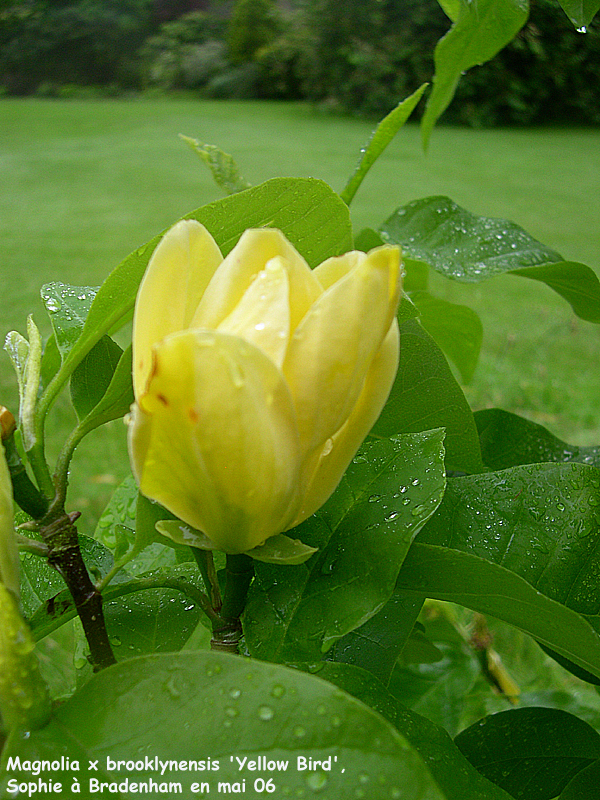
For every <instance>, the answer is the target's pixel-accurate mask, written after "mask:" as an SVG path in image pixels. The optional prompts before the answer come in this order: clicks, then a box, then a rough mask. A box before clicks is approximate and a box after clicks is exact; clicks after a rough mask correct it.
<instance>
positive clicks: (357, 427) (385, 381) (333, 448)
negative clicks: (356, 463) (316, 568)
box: [290, 320, 400, 527]
mask: <svg viewBox="0 0 600 800" xmlns="http://www.w3.org/2000/svg"><path fill="white" fill-rule="evenodd" d="M399 350H400V333H399V330H398V323H397V321H396V320H394V321H393V323H392V326H391V327H390V330H389V332H388V334H387V336H386V337H385V339H384V340H383V344H382V345H381V347H380V349H379V352H378V353H377V355H376V356H375V358H374V359H373V363H372V364H371V368H370V370H369V372H368V374H367V377H366V379H365V383H364V386H363V389H362V392H361V393H360V396H359V398H358V401H357V403H356V406H355V407H354V409H353V411H352V413H351V414H350V416H349V418H348V420H347V422H346V423H345V424H344V425H343V426H342V428H340V430H339V431H338V432H337V433H336V434H335V435H334V436H333V437H332V439H331V440H329V442H328V443H327V444H326V446H325V447H324V448H323V449H322V450H321V452H320V453H319V454H318V455H317V456H316V457H313V458H312V459H311V460H310V462H309V463H308V464H307V465H306V468H305V470H306V471H305V475H304V476H303V477H304V480H305V481H307V485H306V488H305V494H304V498H303V500H302V507H301V509H300V511H299V512H298V515H297V517H296V518H295V519H294V521H293V523H292V525H291V526H290V527H294V526H295V525H299V524H300V523H301V522H303V521H304V520H305V519H307V518H308V517H310V516H311V514H314V513H315V511H317V510H318V509H319V508H321V506H322V505H323V503H325V501H326V500H327V499H328V498H329V497H330V495H331V494H332V493H333V492H334V490H335V488H336V487H337V485H338V483H339V482H340V480H341V478H342V475H343V474H344V472H345V471H346V469H347V468H348V464H349V463H350V462H351V461H352V459H353V458H354V456H355V454H356V451H357V450H358V448H359V447H360V445H361V444H362V442H363V440H364V438H365V437H366V436H367V434H368V433H369V431H370V430H371V428H372V427H373V425H374V424H375V422H376V421H377V418H378V417H379V415H380V414H381V410H382V409H383V407H384V405H385V403H386V401H387V399H388V396H389V393H390V391H391V388H392V386H393V383H394V379H395V377H396V371H397V369H398V355H399ZM306 472H309V475H306ZM311 472H312V474H310V473H311Z"/></svg>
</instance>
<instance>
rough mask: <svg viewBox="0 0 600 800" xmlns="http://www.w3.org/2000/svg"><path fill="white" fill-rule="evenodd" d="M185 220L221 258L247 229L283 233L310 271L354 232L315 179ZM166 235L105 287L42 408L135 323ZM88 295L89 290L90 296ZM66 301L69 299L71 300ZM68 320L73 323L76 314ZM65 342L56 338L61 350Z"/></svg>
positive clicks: (280, 184) (264, 188)
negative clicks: (207, 235) (138, 301)
mask: <svg viewBox="0 0 600 800" xmlns="http://www.w3.org/2000/svg"><path fill="white" fill-rule="evenodd" d="M185 218H186V219H196V220H198V221H199V222H201V223H202V224H204V225H205V226H206V227H207V229H208V230H209V231H210V232H211V234H212V235H213V236H214V238H215V240H216V242H217V244H218V245H219V247H220V248H221V251H222V252H223V255H226V254H227V253H229V251H230V250H231V249H232V248H233V247H234V245H235V244H236V242H237V240H238V239H239V237H240V236H241V234H242V233H243V232H244V231H245V230H246V228H258V227H261V226H270V227H274V228H279V229H280V230H282V231H283V233H284V234H285V235H286V236H287V237H288V239H289V240H290V241H291V242H292V244H293V245H294V246H295V247H296V248H297V249H298V250H299V251H300V252H301V253H302V255H303V256H304V258H306V260H307V261H308V263H309V264H310V265H311V266H312V267H315V266H317V264H319V263H321V261H324V260H325V259H327V258H329V257H330V256H332V255H339V254H341V253H345V252H347V251H348V250H351V249H352V227H351V223H350V216H349V213H348V208H347V206H346V205H345V203H343V201H342V200H341V199H340V198H339V196H338V195H337V194H335V192H334V191H333V190H332V189H331V188H330V187H329V186H327V184H325V183H323V181H319V180H315V179H313V178H274V179H273V180H270V181H267V182H266V183H262V184H260V186H256V187H254V188H252V189H247V190H246V191H244V192H239V193H238V194H235V195H231V196H230V197H225V198H223V199H222V200H218V201H217V202H215V203H210V204H209V205H206V206H201V207H200V208H198V209H196V210H195V211H192V212H191V213H190V214H187V215H186V217H185ZM163 234H164V231H163V233H160V234H158V235H157V236H155V237H154V238H153V239H151V240H150V241H149V242H148V243H147V244H145V245H143V246H142V247H139V248H138V249H137V250H135V251H134V252H133V253H131V254H130V255H129V256H127V258H126V259H125V260H124V261H122V262H121V264H119V266H118V267H116V268H115V269H114V270H113V271H112V272H111V274H110V275H109V276H108V278H107V279H106V280H105V281H104V283H103V284H102V286H101V287H100V289H99V290H98V294H97V296H96V297H95V299H94V302H93V303H92V305H91V307H90V309H89V313H88V314H87V316H86V317H85V324H84V326H83V329H81V332H80V334H79V333H78V334H77V336H78V338H77V339H76V344H75V345H74V347H72V349H71V350H70V351H69V353H68V355H67V356H66V358H65V360H64V363H63V365H62V368H61V369H60V371H59V372H58V374H57V375H56V376H55V378H54V380H53V381H52V385H51V386H50V387H48V389H47V391H46V392H45V394H44V403H43V404H42V407H44V406H46V407H47V406H48V405H49V404H50V403H51V402H52V400H53V398H54V396H55V394H56V393H57V392H58V390H59V389H60V387H61V386H62V384H63V383H64V382H65V381H66V380H67V378H68V377H69V376H70V375H71V373H72V371H73V370H74V369H75V367H76V366H77V364H78V363H79V362H80V361H81V360H82V359H83V358H84V356H85V355H86V354H87V353H88V352H89V351H90V350H91V349H92V347H93V346H94V345H95V344H96V342H98V341H99V340H100V339H101V338H102V336H103V335H104V334H105V333H108V332H110V331H114V330H117V329H118V328H119V327H121V326H122V325H124V324H125V322H127V321H128V319H129V318H130V317H131V313H132V311H133V306H134V303H135V298H136V294H137V290H138V286H139V283H140V281H141V279H142V277H143V275H144V272H145V271H146V266H147V264H148V261H149V260H150V256H151V255H152V252H153V251H154V248H155V247H156V245H157V244H158V242H159V241H160V239H161V238H162V236H163ZM60 285H62V284H60ZM55 286H56V285H55ZM89 292H90V290H89V289H86V293H89ZM56 293H57V292H56V290H53V291H52V292H50V294H49V295H48V301H49V302H50V305H51V308H54V307H56V309H57V310H56V311H51V319H52V320H53V324H54V323H55V324H56V326H57V327H58V328H59V329H60V330H61V337H63V332H62V331H63V321H62V317H61V321H60V324H59V323H58V318H57V317H56V315H57V314H59V313H60V309H58V307H57V306H58V301H59V300H60V303H61V309H62V296H61V297H55V295H56ZM58 294H60V292H59V293H58ZM68 297H69V298H71V295H68ZM76 297H78V295H76ZM71 299H72V298H71ZM80 302H83V301H80ZM69 314H70V316H71V322H73V323H74V318H73V312H69ZM79 316H80V315H79V314H78V318H79ZM64 325H66V322H65V323H64ZM76 328H77V330H79V327H78V326H75V325H73V328H69V329H68V334H69V335H68V337H67V338H68V342H69V343H71V344H72V341H71V340H72V339H73V337H75V329H76ZM65 332H66V331H65ZM61 337H59V336H58V334H57V339H58V340H59V348H60V347H61V340H62V339H61ZM63 338H64V337H63ZM62 347H63V348H65V352H66V350H67V349H68V347H67V345H66V344H65V343H64V342H63V345H62Z"/></svg>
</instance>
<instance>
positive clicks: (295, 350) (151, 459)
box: [129, 220, 401, 553]
mask: <svg viewBox="0 0 600 800" xmlns="http://www.w3.org/2000/svg"><path fill="white" fill-rule="evenodd" d="M400 283H401V272H400V251H399V249H398V248H397V247H388V246H384V247H379V248H377V249H375V250H372V251H371V252H370V253H368V254H365V253H361V252H356V251H354V252H351V253H347V254H346V255H343V256H339V257H335V258H330V259H328V260H327V261H325V262H323V263H322V264H321V265H320V266H318V267H317V268H316V269H314V270H311V269H310V268H309V266H308V265H307V263H306V262H305V261H304V259H303V258H302V256H300V254H299V253H298V252H297V251H296V250H295V249H294V247H293V246H292V245H291V244H290V243H289V242H288V240H287V239H286V238H285V236H284V235H283V234H282V233H281V232H280V231H278V230H275V229H271V228H261V229H259V230H247V231H246V232H245V233H244V234H243V235H242V237H241V238H240V240H239V242H238V244H237V245H236V246H235V247H234V248H233V250H232V251H231V252H230V253H229V255H228V256H227V257H226V258H225V259H223V257H222V255H221V252H220V251H219V248H218V247H217V245H216V243H215V241H214V240H213V238H212V236H211V235H210V234H209V233H208V231H207V230H206V229H205V228H204V227H203V226H202V225H200V224H199V223H198V222H195V221H193V220H185V221H182V222H179V223H177V225H175V226H174V227H173V228H171V230H170V231H168V233H167V234H166V235H165V236H164V238H163V239H162V240H161V242H160V244H159V245H158V247H157V248H156V250H155V252H154V254H153V256H152V258H151V260H150V263H149V265H148V269H147V271H146V274H145V276H144V279H143V281H142V283H141V286H140V289H139V293H138V296H137V301H136V307H135V315H134V323H133V382H134V391H135V398H136V402H135V404H134V406H133V407H132V414H131V417H130V423H129V450H130V457H131V463H132V465H133V471H134V474H135V476H136V479H137V482H138V485H139V487H140V491H141V492H142V493H143V494H144V495H146V496H147V497H149V498H150V499H152V500H156V501H158V502H159V503H161V504H162V505H164V506H165V507H166V508H168V509H169V510H170V511H171V512H172V513H173V514H175V515H176V516H177V517H179V519H181V520H183V521H184V522H186V523H188V524H189V525H191V526H192V527H194V528H196V529H198V530H201V531H203V532H204V533H205V534H206V535H207V536H208V537H209V538H210V539H211V540H212V541H213V542H214V544H215V545H216V546H217V548H218V549H221V550H224V551H225V552H228V553H242V552H245V551H247V550H249V549H251V548H253V547H256V546H257V545H259V544H261V543H262V542H264V541H265V540H266V539H267V538H269V537H270V536H273V535H275V534H278V533H281V532H283V531H285V530H288V529H289V528H292V527H294V526H295V525H298V524H299V523H300V522H302V521H303V520H305V519H306V518H307V517H309V516H310V515H311V514H313V513H314V512H315V511H317V509H319V508H320V507H321V505H322V504H323V503H324V502H325V501H326V500H327V498H328V497H329V496H330V495H331V493H332V492H333V490H334V489H335V488H336V486H337V485H338V483H339V481H340V479H341V477H342V475H343V473H344V471H345V470H346V468H347V466H348V464H349V463H350V461H351V460H352V458H353V457H354V455H355V453H356V451H357V449H358V448H359V446H360V444H361V443H362V441H363V439H364V438H365V436H366V435H367V433H368V432H369V430H370V428H371V427H372V425H373V423H374V422H375V420H376V419H377V417H378V416H379V414H380V412H381V409H382V408H383V405H384V403H385V401H386V400H387V397H388V394H389V392H390V389H391V386H392V383H393V381H394V377H395V374H396V369H397V366H398V342H399V334H398V326H397V322H396V319H395V313H396V307H397V305H398V299H399V295H400Z"/></svg>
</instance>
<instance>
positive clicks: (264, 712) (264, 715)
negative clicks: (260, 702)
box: [258, 706, 275, 722]
mask: <svg viewBox="0 0 600 800" xmlns="http://www.w3.org/2000/svg"><path fill="white" fill-rule="evenodd" d="M274 716H275V712H274V711H273V709H272V708H271V706H260V708H259V709H258V718H259V719H262V720H263V721H264V722H268V721H269V720H270V719H273V717H274Z"/></svg>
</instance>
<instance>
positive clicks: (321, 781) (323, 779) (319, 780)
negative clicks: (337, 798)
mask: <svg viewBox="0 0 600 800" xmlns="http://www.w3.org/2000/svg"><path fill="white" fill-rule="evenodd" d="M306 785H307V786H308V788H309V789H312V790H313V792H319V791H321V789H324V788H325V787H326V786H327V775H325V773H324V772H321V771H320V770H319V771H318V772H311V774H310V775H309V776H308V777H307V778H306Z"/></svg>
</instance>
